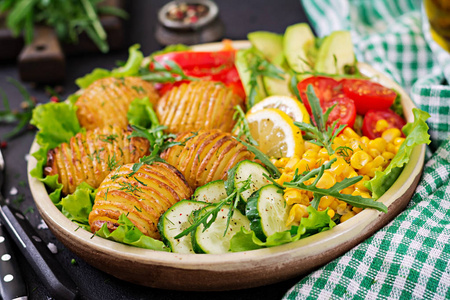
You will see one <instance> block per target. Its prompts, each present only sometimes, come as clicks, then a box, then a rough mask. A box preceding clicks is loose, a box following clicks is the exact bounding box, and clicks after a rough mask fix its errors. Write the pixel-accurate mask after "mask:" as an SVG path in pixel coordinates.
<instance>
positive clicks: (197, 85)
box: [156, 81, 244, 133]
mask: <svg viewBox="0 0 450 300" xmlns="http://www.w3.org/2000/svg"><path fill="white" fill-rule="evenodd" d="M236 105H240V106H241V107H244V100H243V99H241V98H240V97H239V96H238V95H236V94H235V93H233V91H232V90H231V89H229V88H228V87H226V86H225V85H223V84H221V83H218V82H211V81H193V82H190V83H183V84H182V85H180V86H179V87H174V88H173V89H172V90H171V91H170V92H168V93H167V94H165V95H164V96H163V97H162V98H161V100H160V101H159V103H158V106H157V110H156V113H157V115H158V118H159V120H160V122H161V124H163V125H166V126H167V127H168V129H167V131H168V132H172V133H181V132H186V131H197V130H200V129H205V130H206V129H220V130H222V131H224V132H231V130H232V129H233V127H234V124H235V123H236V122H235V121H234V120H233V115H234V112H235V109H234V107H235V106H236Z"/></svg>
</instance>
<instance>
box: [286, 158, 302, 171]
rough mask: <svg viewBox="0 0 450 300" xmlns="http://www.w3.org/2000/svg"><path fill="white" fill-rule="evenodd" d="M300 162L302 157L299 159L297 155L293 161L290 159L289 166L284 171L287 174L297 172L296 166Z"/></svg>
mask: <svg viewBox="0 0 450 300" xmlns="http://www.w3.org/2000/svg"><path fill="white" fill-rule="evenodd" d="M299 161H300V157H298V156H297V155H294V156H292V157H291V159H289V161H288V162H287V164H286V165H285V167H284V170H285V171H286V172H291V171H295V165H296V164H297V163H298V162H299Z"/></svg>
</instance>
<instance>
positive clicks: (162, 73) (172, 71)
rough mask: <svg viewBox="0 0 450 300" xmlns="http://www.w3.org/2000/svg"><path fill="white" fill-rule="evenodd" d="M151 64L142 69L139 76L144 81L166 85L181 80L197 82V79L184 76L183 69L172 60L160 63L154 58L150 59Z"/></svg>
mask: <svg viewBox="0 0 450 300" xmlns="http://www.w3.org/2000/svg"><path fill="white" fill-rule="evenodd" d="M150 64H151V67H150V66H149V65H147V66H144V67H142V68H140V70H139V74H140V76H141V78H142V79H144V80H149V81H153V82H159V83H165V82H176V81H181V80H189V81H196V80H199V78H197V77H191V76H187V75H186V74H184V71H183V69H181V68H180V66H179V65H178V64H176V63H175V62H174V61H171V60H164V61H163V62H158V61H156V60H155V59H154V58H151V59H150Z"/></svg>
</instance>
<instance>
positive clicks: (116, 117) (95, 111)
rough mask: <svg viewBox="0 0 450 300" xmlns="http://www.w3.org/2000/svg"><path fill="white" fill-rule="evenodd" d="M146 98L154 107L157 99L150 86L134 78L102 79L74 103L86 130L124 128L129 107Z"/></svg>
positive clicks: (156, 94)
mask: <svg viewBox="0 0 450 300" xmlns="http://www.w3.org/2000/svg"><path fill="white" fill-rule="evenodd" d="M143 97H148V98H149V100H150V102H151V103H153V104H156V103H157V102H158V99H159V95H158V93H157V92H156V90H155V89H154V88H153V85H152V84H151V83H148V82H146V81H145V80H142V79H140V78H138V77H124V78H114V77H109V78H103V79H99V80H97V81H95V82H94V83H92V84H91V85H90V86H89V87H87V88H86V89H85V90H84V91H83V94H82V95H81V96H80V97H79V98H78V100H77V102H76V103H75V104H76V106H78V110H77V117H78V120H79V121H80V124H81V126H83V127H85V128H86V129H95V128H101V127H104V126H107V125H117V126H119V127H121V128H126V127H127V124H128V120H127V112H128V108H129V106H130V103H131V102H132V101H133V100H134V99H136V98H143Z"/></svg>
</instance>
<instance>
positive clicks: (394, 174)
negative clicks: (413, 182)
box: [364, 108, 431, 199]
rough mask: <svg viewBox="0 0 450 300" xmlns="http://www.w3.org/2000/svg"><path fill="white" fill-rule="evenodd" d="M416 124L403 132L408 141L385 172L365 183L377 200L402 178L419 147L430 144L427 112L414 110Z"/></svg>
mask: <svg viewBox="0 0 450 300" xmlns="http://www.w3.org/2000/svg"><path fill="white" fill-rule="evenodd" d="M413 114H414V122H413V123H408V124H406V125H405V126H404V127H403V129H402V131H403V133H404V134H405V135H406V139H405V141H404V142H403V144H402V145H401V146H400V148H399V149H398V152H397V154H396V155H395V156H394V158H392V160H391V162H390V163H389V165H388V166H387V168H386V169H385V170H384V171H383V172H379V171H376V172H375V177H374V178H372V180H370V181H368V182H365V183H364V185H365V186H366V187H367V188H368V189H369V190H371V191H372V196H373V197H374V198H375V199H378V198H380V197H381V196H382V195H383V194H384V193H385V192H386V191H387V190H388V189H389V188H390V187H391V186H392V184H393V183H394V182H395V180H397V178H398V176H400V173H401V171H402V170H403V167H404V166H405V165H406V164H407V163H408V161H409V160H410V158H411V153H412V151H413V149H414V148H415V147H416V146H417V145H421V144H429V143H430V142H431V141H430V135H429V134H428V125H427V123H426V120H427V119H428V118H429V117H430V115H429V114H428V113H427V112H424V111H422V110H420V109H417V108H413Z"/></svg>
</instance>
